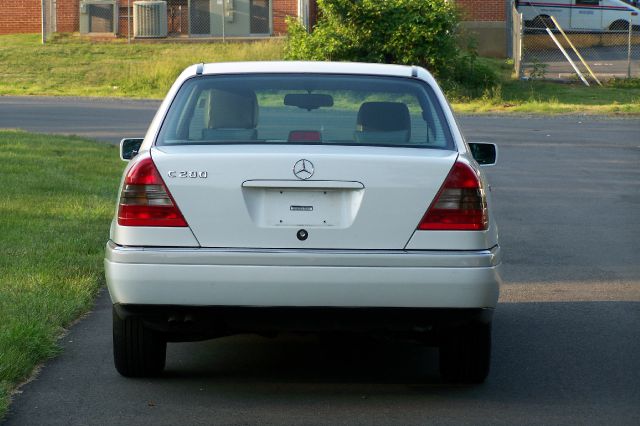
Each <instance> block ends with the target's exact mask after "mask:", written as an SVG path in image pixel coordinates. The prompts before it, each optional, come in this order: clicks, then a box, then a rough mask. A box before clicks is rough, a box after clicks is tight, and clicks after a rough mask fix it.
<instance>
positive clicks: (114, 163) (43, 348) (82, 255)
mask: <svg viewBox="0 0 640 426" xmlns="http://www.w3.org/2000/svg"><path fill="white" fill-rule="evenodd" d="M0 163H1V164H2V172H1V173H0V188H1V190H0V324H2V326H0V419H1V418H2V417H3V415H4V414H5V412H6V409H7V405H8V402H9V393H10V391H11V389H12V388H13V387H14V386H15V385H16V384H17V383H19V382H20V381H23V380H24V379H26V378H28V377H29V375H30V374H31V372H32V371H33V368H34V366H36V365H37V364H38V363H40V362H42V361H43V360H46V359H47V358H49V357H51V356H53V355H55V354H56V353H58V351H59V347H58V344H57V339H58V338H59V336H60V335H61V334H62V333H63V332H64V327H66V326H67V325H68V324H69V323H70V322H72V321H74V320H75V319H76V318H78V317H79V316H80V315H81V314H82V313H84V312H86V311H87V310H89V309H90V307H91V305H92V303H93V301H94V299H95V296H96V294H97V291H98V289H99V288H100V287H101V286H102V285H103V284H104V278H103V276H104V274H103V267H102V258H103V254H104V244H105V242H106V241H107V239H108V231H109V222H110V220H111V218H112V216H113V212H114V208H115V199H116V192H117V187H118V183H119V177H120V174H121V172H122V169H123V167H124V163H123V162H122V161H120V160H119V159H118V153H117V148H116V147H115V146H112V145H109V144H100V143H96V142H91V141H88V140H84V139H80V138H75V137H61V136H49V135H36V134H31V133H25V132H21V131H8V130H2V131H0ZM104 332H105V334H106V333H109V330H104Z"/></svg>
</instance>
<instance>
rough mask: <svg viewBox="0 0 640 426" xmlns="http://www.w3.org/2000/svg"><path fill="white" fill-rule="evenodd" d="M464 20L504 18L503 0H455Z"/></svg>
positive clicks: (497, 19)
mask: <svg viewBox="0 0 640 426" xmlns="http://www.w3.org/2000/svg"><path fill="white" fill-rule="evenodd" d="M456 4H457V5H458V6H459V7H460V9H462V12H463V19H464V20H465V21H485V22H487V21H502V22H504V20H505V3H504V0H456Z"/></svg>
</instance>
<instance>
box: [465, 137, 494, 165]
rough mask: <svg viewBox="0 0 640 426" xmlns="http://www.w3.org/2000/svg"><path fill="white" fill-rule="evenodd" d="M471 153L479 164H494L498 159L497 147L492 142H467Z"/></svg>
mask: <svg viewBox="0 0 640 426" xmlns="http://www.w3.org/2000/svg"><path fill="white" fill-rule="evenodd" d="M469 148H470V149H471V155H472V156H473V158H474V159H475V160H476V161H477V162H478V164H479V165H481V166H495V164H496V163H497V161H498V147H497V146H496V144H494V143H487V142H469Z"/></svg>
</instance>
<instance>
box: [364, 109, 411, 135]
mask: <svg viewBox="0 0 640 426" xmlns="http://www.w3.org/2000/svg"><path fill="white" fill-rule="evenodd" d="M357 120H358V122H357V127H356V130H358V131H364V132H393V131H398V130H410V129H411V118H410V117H409V108H407V105H406V104H403V103H402V102H365V103H363V104H362V105H361V106H360V110H359V111H358V119H357Z"/></svg>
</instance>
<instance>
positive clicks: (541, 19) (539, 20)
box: [531, 15, 556, 30]
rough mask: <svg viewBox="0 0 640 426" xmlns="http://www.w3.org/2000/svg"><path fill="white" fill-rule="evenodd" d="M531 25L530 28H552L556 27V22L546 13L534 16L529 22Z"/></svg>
mask: <svg viewBox="0 0 640 426" xmlns="http://www.w3.org/2000/svg"><path fill="white" fill-rule="evenodd" d="M531 26H532V28H540V29H545V28H549V29H550V30H553V29H555V28H556V24H554V23H553V20H552V19H551V17H550V16H548V15H538V16H536V17H535V18H533V21H532V22H531Z"/></svg>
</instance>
